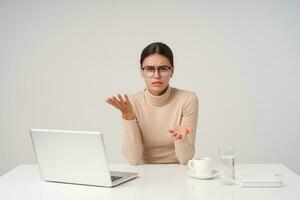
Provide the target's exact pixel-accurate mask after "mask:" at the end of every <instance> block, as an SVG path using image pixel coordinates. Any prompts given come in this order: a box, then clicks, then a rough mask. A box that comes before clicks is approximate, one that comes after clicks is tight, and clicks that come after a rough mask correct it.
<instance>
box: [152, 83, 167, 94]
mask: <svg viewBox="0 0 300 200" xmlns="http://www.w3.org/2000/svg"><path fill="white" fill-rule="evenodd" d="M165 89H166V86H163V85H161V86H151V88H150V90H149V91H150V92H151V93H152V94H153V95H161V94H162V93H163V92H164V91H165Z"/></svg>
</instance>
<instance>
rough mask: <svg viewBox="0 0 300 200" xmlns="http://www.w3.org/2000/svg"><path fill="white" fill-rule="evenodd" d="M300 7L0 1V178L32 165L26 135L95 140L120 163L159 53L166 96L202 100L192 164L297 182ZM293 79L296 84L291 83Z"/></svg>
mask: <svg viewBox="0 0 300 200" xmlns="http://www.w3.org/2000/svg"><path fill="white" fill-rule="evenodd" d="M299 9H300V3H299V1H291V0H290V1H284V0H282V1H250V0H249V1H226V2H225V1H221V0H220V1H197V0H194V1H171V0H170V1H164V2H162V1H144V2H142V1H138V0H137V1H131V2H129V1H122V0H114V1H57V2H54V1H16V0H10V1H8V0H7V1H3V0H1V1H0V30H1V31H0V95H1V96H0V111H1V112H0V175H1V174H3V173H5V172H7V171H8V170H10V169H12V168H13V167H15V166H17V165H19V164H22V163H33V162H35V158H34V153H33V149H32V145H31V141H30V137H29V133H28V131H29V129H30V128H54V129H79V130H100V131H102V132H103V133H104V134H105V139H106V144H107V147H108V149H107V150H108V153H109V156H110V161H111V162H113V163H120V162H122V163H123V162H125V161H124V159H123V157H122V154H121V149H120V144H121V136H120V135H121V132H122V127H121V122H120V113H119V112H118V111H116V110H114V109H113V108H111V107H110V106H108V105H107V104H106V103H105V102H104V100H105V98H107V97H109V96H111V95H115V94H117V93H120V92H121V93H125V92H126V93H134V92H136V91H139V90H142V89H143V88H144V83H143V81H142V79H141V77H140V75H139V70H138V67H139V56H140V53H141V50H142V49H143V48H144V47H145V46H146V45H147V44H148V43H150V42H154V41H162V42H165V43H167V44H168V45H169V46H170V47H171V48H172V49H173V51H174V54H175V67H176V71H175V76H174V77H173V80H172V86H175V87H178V88H182V89H187V90H191V91H195V92H196V93H197V95H198V97H199V100H200V116H199V129H198V132H197V142H196V143H197V145H196V146H197V154H198V155H199V154H201V155H207V156H211V157H213V158H215V159H216V158H217V149H218V147H219V146H232V147H234V148H235V149H236V152H237V161H238V162H240V163H241V162H243V163H246V162H248V163H253V162H255V163H283V164H285V165H287V166H288V167H289V168H291V169H292V170H294V171H296V172H297V173H298V174H300V160H299V153H298V152H299V150H300V148H299V142H300V137H299V133H300V126H299V113H300V112H299V111H300V103H299V100H300V98H299V97H300V95H299V91H300V84H299V80H300V79H299V73H300V68H299V63H300V62H299V61H300V58H299V56H298V57H297V55H298V54H299V52H300V45H299V44H300V37H299V35H300V26H299V19H300V14H299V13H300V12H299ZM297 78H298V79H297Z"/></svg>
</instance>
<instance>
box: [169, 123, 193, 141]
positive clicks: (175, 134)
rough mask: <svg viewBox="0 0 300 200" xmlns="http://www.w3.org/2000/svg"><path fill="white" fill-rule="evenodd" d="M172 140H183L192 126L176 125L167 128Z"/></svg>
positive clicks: (191, 131)
mask: <svg viewBox="0 0 300 200" xmlns="http://www.w3.org/2000/svg"><path fill="white" fill-rule="evenodd" d="M169 133H170V134H171V136H172V138H173V140H174V141H175V140H182V141H184V140H185V139H186V137H187V135H188V134H191V133H193V128H191V127H189V126H177V127H175V128H172V129H170V130H169Z"/></svg>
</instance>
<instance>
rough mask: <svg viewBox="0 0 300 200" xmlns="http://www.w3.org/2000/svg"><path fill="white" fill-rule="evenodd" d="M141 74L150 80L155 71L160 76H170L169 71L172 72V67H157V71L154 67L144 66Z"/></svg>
mask: <svg viewBox="0 0 300 200" xmlns="http://www.w3.org/2000/svg"><path fill="white" fill-rule="evenodd" d="M142 70H143V73H144V75H145V76H147V77H148V78H152V77H153V76H154V74H155V71H156V70H157V71H158V73H159V75H160V76H163V77H165V76H168V75H169V74H170V71H171V70H172V67H169V66H159V67H158V68H157V69H156V68H155V67H154V66H146V67H142Z"/></svg>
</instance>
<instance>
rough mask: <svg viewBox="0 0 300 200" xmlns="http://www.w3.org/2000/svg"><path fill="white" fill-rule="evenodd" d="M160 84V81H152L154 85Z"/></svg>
mask: <svg viewBox="0 0 300 200" xmlns="http://www.w3.org/2000/svg"><path fill="white" fill-rule="evenodd" d="M161 84H162V82H160V81H154V82H152V85H154V86H158V85H161Z"/></svg>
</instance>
